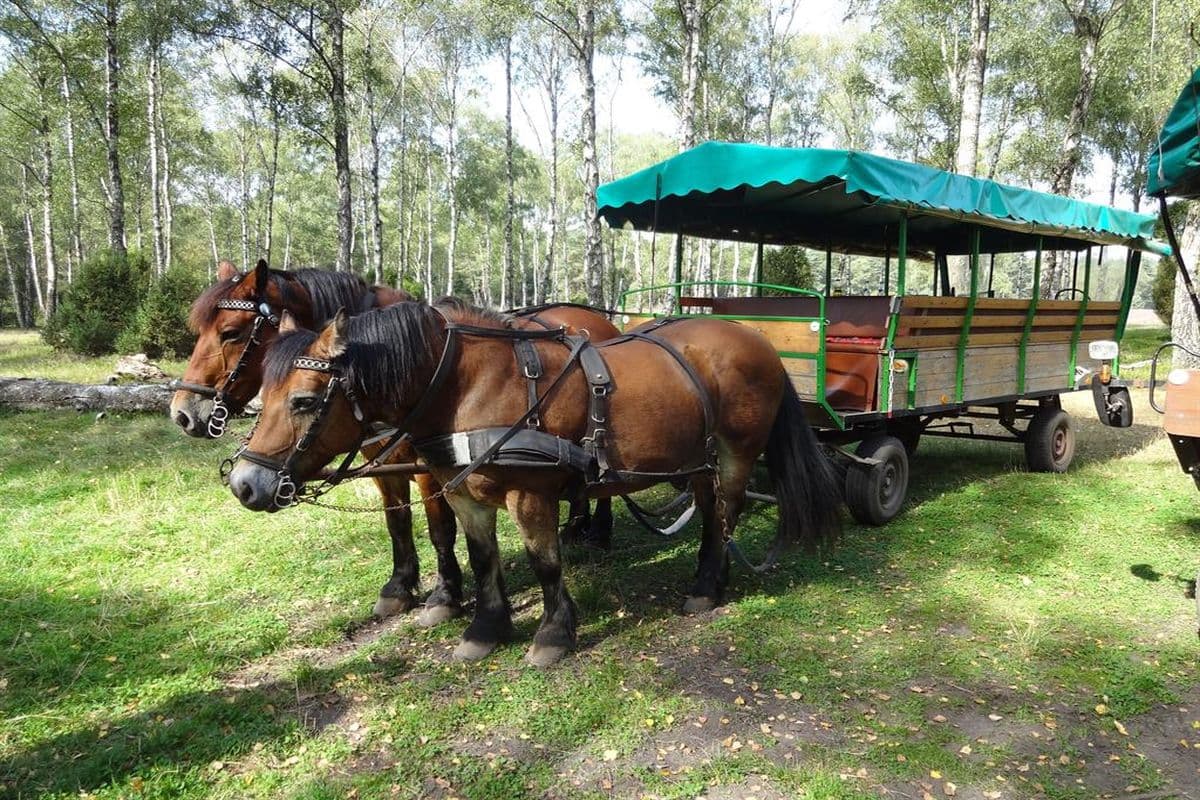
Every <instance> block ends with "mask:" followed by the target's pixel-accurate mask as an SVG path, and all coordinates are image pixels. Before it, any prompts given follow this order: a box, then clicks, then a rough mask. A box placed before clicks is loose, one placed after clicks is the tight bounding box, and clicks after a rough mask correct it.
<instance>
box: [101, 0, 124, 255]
mask: <svg viewBox="0 0 1200 800" xmlns="http://www.w3.org/2000/svg"><path fill="white" fill-rule="evenodd" d="M119 5H120V0H105V2H104V76H105V82H104V143H105V145H106V147H105V159H106V163H107V165H108V183H109V186H108V194H109V197H110V204H109V209H108V246H109V247H110V248H112V250H113V251H114V252H116V253H118V254H120V255H121V256H124V255H125V253H126V249H125V184H124V182H123V181H122V179H121V151H120V148H119V147H118V144H119V143H120V138H121V137H120V129H121V112H120V88H121V87H120V68H121V65H120V60H119V59H118V57H117V55H118V54H117V47H118V42H117V34H118V31H117V22H118V18H119V13H118V12H119Z"/></svg>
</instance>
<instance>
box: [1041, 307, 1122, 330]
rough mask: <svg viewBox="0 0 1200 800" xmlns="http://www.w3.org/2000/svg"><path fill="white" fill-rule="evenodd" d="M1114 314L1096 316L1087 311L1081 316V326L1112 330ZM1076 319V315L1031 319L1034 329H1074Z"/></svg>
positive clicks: (1115, 319)
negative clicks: (1065, 327) (1101, 326)
mask: <svg viewBox="0 0 1200 800" xmlns="http://www.w3.org/2000/svg"><path fill="white" fill-rule="evenodd" d="M1117 317H1118V315H1116V314H1096V313H1092V310H1091V309H1088V311H1087V313H1086V314H1084V316H1083V324H1084V325H1089V326H1095V325H1108V326H1110V327H1112V328H1113V329H1115V328H1116V326H1117ZM1077 319H1078V315H1077V314H1037V315H1035V316H1034V318H1033V327H1034V329H1035V330H1036V329H1038V328H1050V327H1060V326H1067V327H1074V326H1075V321H1076V320H1077Z"/></svg>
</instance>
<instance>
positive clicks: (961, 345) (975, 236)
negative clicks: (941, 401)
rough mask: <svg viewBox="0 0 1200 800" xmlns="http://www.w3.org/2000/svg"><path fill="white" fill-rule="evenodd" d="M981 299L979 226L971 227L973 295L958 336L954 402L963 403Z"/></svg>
mask: <svg viewBox="0 0 1200 800" xmlns="http://www.w3.org/2000/svg"><path fill="white" fill-rule="evenodd" d="M978 297H979V226H978V225H972V226H971V295H970V296H969V297H968V298H967V313H966V315H965V316H964V317H963V326H962V332H961V333H960V334H959V336H958V363H957V364H956V365H955V371H954V372H955V374H954V402H956V403H962V401H963V376H964V373H965V371H966V357H967V341H968V340H969V339H970V338H971V323H972V322H974V320H975V301H976V300H977V299H978Z"/></svg>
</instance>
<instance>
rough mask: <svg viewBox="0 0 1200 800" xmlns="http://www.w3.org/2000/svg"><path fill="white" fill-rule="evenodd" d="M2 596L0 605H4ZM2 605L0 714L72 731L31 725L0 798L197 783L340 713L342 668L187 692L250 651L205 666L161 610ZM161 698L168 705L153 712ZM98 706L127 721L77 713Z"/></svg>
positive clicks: (378, 674) (36, 602)
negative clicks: (132, 784)
mask: <svg viewBox="0 0 1200 800" xmlns="http://www.w3.org/2000/svg"><path fill="white" fill-rule="evenodd" d="M9 588H10V587H4V590H3V591H0V595H3V596H13V595H14V594H15V593H14V592H12V591H10V590H9ZM5 605H6V606H8V607H7V608H6V609H5V612H6V613H5V614H4V618H5V620H7V621H6V622H5V623H3V624H0V636H2V637H3V638H4V640H5V641H15V642H18V643H20V644H19V645H17V646H14V647H12V648H9V649H7V650H6V651H5V652H3V653H2V654H0V673H2V674H4V675H5V676H6V677H7V680H8V686H7V690H6V692H5V694H4V702H3V703H2V704H0V712H2V713H3V716H4V717H5V718H6V720H7V721H8V722H9V723H17V722H20V721H22V720H25V721H26V722H30V721H37V720H38V719H39V718H40V719H41V720H44V721H50V722H51V723H54V722H59V723H61V722H65V721H67V720H73V721H78V722H79V723H81V724H71V725H69V726H63V728H65V730H64V732H59V733H51V734H50V735H41V736H39V734H38V733H37V728H38V725H36V724H35V725H34V726H33V727H31V728H30V729H29V733H27V734H26V735H32V736H33V737H34V738H36V739H40V741H37V742H36V743H35V744H32V745H31V746H29V747H27V748H26V749H23V750H21V751H19V752H17V753H16V754H15V755H13V756H10V757H8V758H6V759H3V760H0V796H10V795H11V796H13V797H17V796H20V797H28V796H35V795H38V794H44V793H74V792H86V791H92V790H96V789H100V788H102V787H104V786H106V785H109V784H119V783H120V782H121V781H122V780H123V779H125V778H127V777H129V776H131V775H134V774H137V775H139V776H140V777H142V779H143V780H144V781H145V782H146V784H148V785H149V784H151V783H152V782H154V781H165V782H167V783H171V782H175V783H179V784H180V787H182V786H184V785H187V784H191V783H196V782H201V783H202V782H203V780H204V778H203V773H204V771H205V770H208V769H211V767H210V765H211V764H212V762H216V761H221V762H230V761H236V760H237V759H239V758H241V757H243V756H245V755H246V754H247V753H250V752H251V751H253V750H256V749H262V750H263V751H264V756H263V757H264V758H269V757H270V754H271V748H272V745H273V744H275V743H285V742H286V741H288V740H291V739H294V738H295V737H296V736H297V735H303V734H305V733H313V732H317V731H319V730H321V729H323V728H324V727H327V726H328V725H330V724H333V723H335V722H336V721H337V720H338V719H339V718H340V716H341V714H342V713H343V712H344V711H345V709H346V702H345V700H344V698H341V697H340V696H339V695H337V693H336V692H335V691H333V690H332V688H331V687H333V686H334V685H335V684H336V683H337V682H338V681H339V680H340V679H342V678H343V677H345V676H346V675H347V674H348V672H349V670H350V669H351V667H350V666H348V665H343V664H333V665H330V666H326V667H316V666H312V665H308V664H306V665H304V667H303V672H302V674H300V673H297V674H295V675H291V674H289V675H283V676H278V677H275V678H273V679H272V680H270V681H267V682H264V683H260V684H255V685H252V686H247V687H230V686H221V687H220V688H213V689H204V688H191V687H204V686H206V685H211V684H212V682H213V681H212V678H213V676H214V675H217V674H220V672H221V666H222V664H230V663H238V662H245V661H248V660H251V659H253V658H254V657H255V656H256V655H258V652H256V651H258V650H261V649H262V648H261V646H259V647H253V646H246V647H243V648H240V649H238V648H232V650H233V652H229V653H222V654H220V656H219V657H217V658H214V657H213V656H212V655H211V652H209V651H210V650H211V644H212V643H211V642H203V643H202V644H201V645H200V647H202V648H203V649H202V650H200V651H196V652H192V651H189V642H190V633H191V631H192V628H193V627H194V626H195V625H194V620H192V621H191V623H189V621H188V620H187V619H184V618H181V617H176V618H175V619H172V618H171V611H172V606H173V604H172V602H171V601H169V600H164V599H159V598H152V597H148V596H145V595H142V596H134V597H129V596H125V597H122V598H120V599H119V600H114V599H113V598H107V599H100V601H99V602H98V604H97V605H94V606H93V605H91V604H90V599H89V598H83V599H81V600H66V599H63V598H56V597H52V596H35V597H32V598H31V597H29V596H28V595H27V596H26V597H24V598H21V599H18V600H17V601H15V602H13V603H6V604H5ZM109 615H112V616H111V617H110V616H109ZM31 628H32V629H33V631H36V634H34V633H32V632H31V631H30V630H29V629H31ZM165 653H170V654H171V657H170V658H163V657H162V655H163V654H165ZM410 666H411V665H410V664H409V662H407V661H406V660H404V659H402V658H400V657H398V656H397V657H389V656H388V655H387V654H383V655H381V656H377V657H374V658H372V660H371V661H370V663H366V664H357V665H355V666H354V668H353V669H354V670H355V671H356V672H357V673H359V674H361V675H364V676H370V677H372V678H374V679H377V680H381V681H384V680H390V679H393V678H395V677H397V676H402V675H404V674H405V673H406V672H407V671H408V669H409V668H410ZM181 688H182V689H183V690H182V691H180V689H181ZM125 694H128V699H125V698H124V697H123V695H125ZM162 695H168V699H165V700H162V701H161V702H153V700H152V698H154V697H155V696H162ZM59 698H62V703H61V704H59V703H57V702H56V701H57V700H58V699H59ZM144 698H151V700H146V699H144ZM101 704H103V705H107V706H108V707H110V708H113V709H121V708H123V709H124V710H125V711H126V712H128V713H125V714H121V713H120V712H119V711H118V712H116V713H112V712H110V713H108V714H104V715H103V716H102V717H100V716H99V715H96V714H94V713H90V712H89V711H88V709H90V708H92V707H94V706H96V705H101ZM163 788H166V787H163ZM169 793H170V792H168V794H169Z"/></svg>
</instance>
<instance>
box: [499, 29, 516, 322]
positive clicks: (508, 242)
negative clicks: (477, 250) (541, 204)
mask: <svg viewBox="0 0 1200 800" xmlns="http://www.w3.org/2000/svg"><path fill="white" fill-rule="evenodd" d="M512 65H513V64H512V34H509V35H508V38H506V39H505V40H504V171H505V178H506V185H507V189H508V196H507V200H508V202H507V205H506V206H505V213H504V276H503V278H502V282H501V286H500V305H501V306H502V307H504V308H509V307H510V306H512V305H516V295H517V293H516V283H515V280H516V275H515V269H514V267H515V264H514V263H513V217H514V216H516V213H517V211H516V206H517V202H516V189H515V187H514V185H513V183H514V180H515V178H514V176H513V125H512V89H513V74H512Z"/></svg>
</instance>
